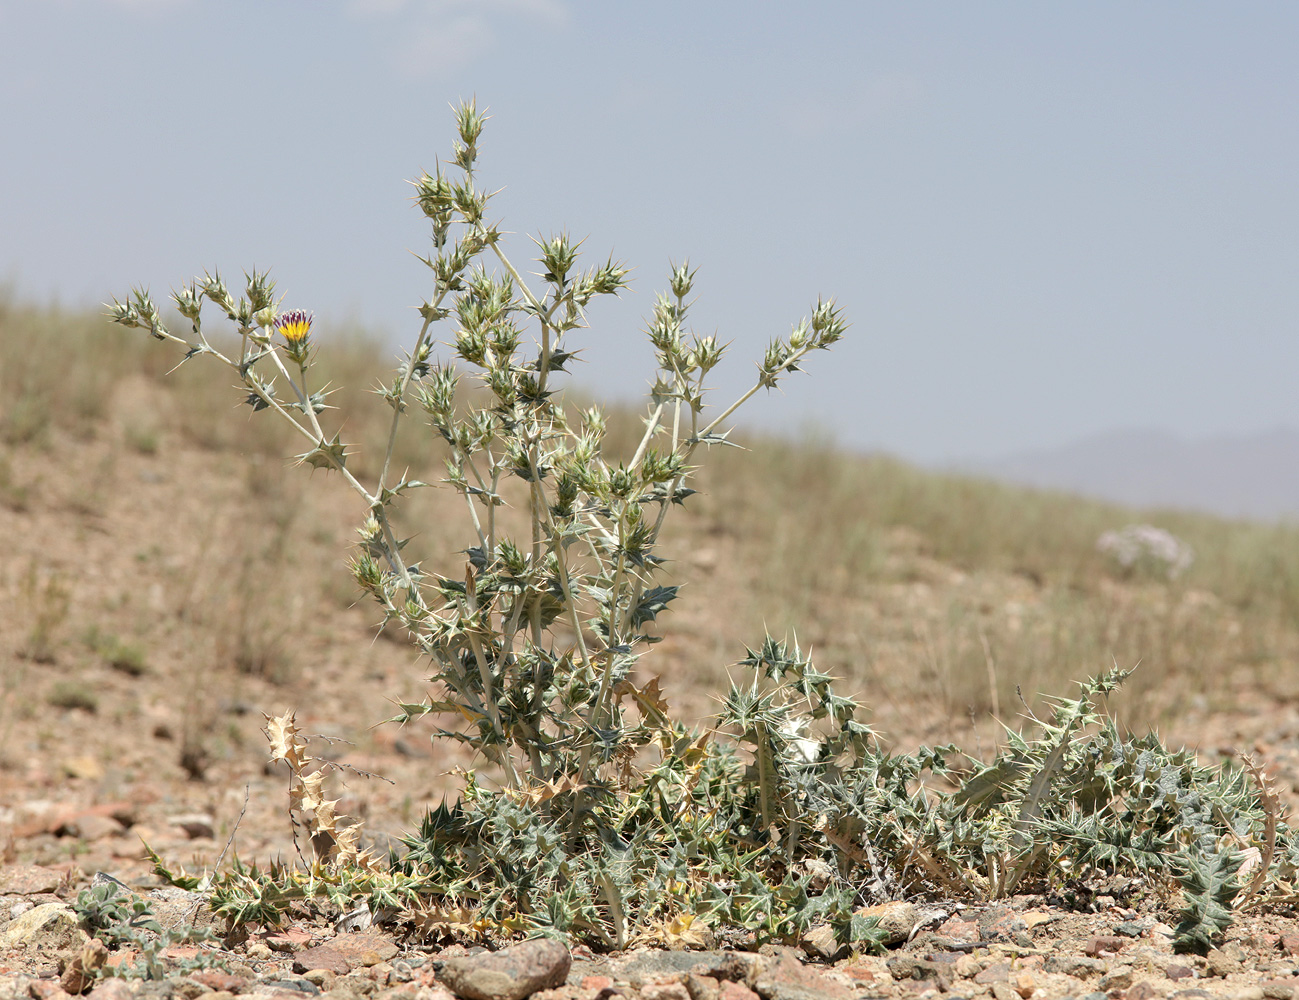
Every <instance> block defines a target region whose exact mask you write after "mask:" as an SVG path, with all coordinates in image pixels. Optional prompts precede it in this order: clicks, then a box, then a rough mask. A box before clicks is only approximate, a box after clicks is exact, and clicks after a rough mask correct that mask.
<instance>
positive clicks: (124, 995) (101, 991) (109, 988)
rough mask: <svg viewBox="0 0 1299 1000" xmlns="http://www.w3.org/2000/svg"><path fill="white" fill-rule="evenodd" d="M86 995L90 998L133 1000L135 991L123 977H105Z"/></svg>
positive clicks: (95, 999) (91, 999)
mask: <svg viewBox="0 0 1299 1000" xmlns="http://www.w3.org/2000/svg"><path fill="white" fill-rule="evenodd" d="M86 996H88V997H89V998H90V1000H135V991H134V990H132V989H131V984H130V983H128V982H127V981H126V980H125V979H105V980H104V981H103V982H102V983H100V984H99V985H98V986H96V987H95V988H94V989H93V990H91V991H90V992H89V993H87V994H86Z"/></svg>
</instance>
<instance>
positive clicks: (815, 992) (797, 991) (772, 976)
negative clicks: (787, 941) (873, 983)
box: [753, 954, 853, 1000]
mask: <svg viewBox="0 0 1299 1000" xmlns="http://www.w3.org/2000/svg"><path fill="white" fill-rule="evenodd" d="M753 989H754V990H755V991H756V992H757V993H759V994H761V995H762V996H764V997H766V998H767V1000H850V998H851V997H852V996H853V993H852V991H850V990H849V989H847V987H845V986H843V985H842V984H841V983H838V982H836V981H835V980H833V979H830V978H829V977H828V976H826V975H825V974H824V973H821V972H818V971H817V970H815V969H809V968H808V967H807V966H805V965H804V964H803V963H802V962H800V961H799V960H798V959H797V958H795V957H793V956H792V955H788V954H786V955H781V956H780V957H778V958H777V959H776V960H775V961H774V962H772V963H771V964H770V965H768V966H767V967H766V968H764V969H763V970H762V972H760V973H759V974H758V979H757V982H755V983H754V984H753Z"/></svg>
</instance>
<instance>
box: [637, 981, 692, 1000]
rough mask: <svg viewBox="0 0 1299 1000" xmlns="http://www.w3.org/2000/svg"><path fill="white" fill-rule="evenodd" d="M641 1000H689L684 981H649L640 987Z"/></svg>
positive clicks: (688, 992)
mask: <svg viewBox="0 0 1299 1000" xmlns="http://www.w3.org/2000/svg"><path fill="white" fill-rule="evenodd" d="M640 996H641V1000H691V997H690V991H689V990H687V989H686V984H685V983H649V984H647V985H645V986H642V987H641V988H640Z"/></svg>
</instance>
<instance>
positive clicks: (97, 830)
mask: <svg viewBox="0 0 1299 1000" xmlns="http://www.w3.org/2000/svg"><path fill="white" fill-rule="evenodd" d="M125 832H126V827H124V826H123V825H122V824H121V823H119V822H118V821H117V820H116V819H114V818H113V817H112V816H100V815H98V814H97V813H93V812H84V813H78V814H77V815H76V816H73V817H72V818H70V819H68V820H66V821H65V822H64V823H63V825H62V826H61V827H59V833H61V834H62V835H63V836H65V837H76V838H77V839H78V840H85V841H92V840H103V839H104V838H105V837H120V836H121V835H122V834H124V833H125Z"/></svg>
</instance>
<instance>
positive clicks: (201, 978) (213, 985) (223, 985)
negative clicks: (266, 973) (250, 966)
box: [189, 969, 252, 993]
mask: <svg viewBox="0 0 1299 1000" xmlns="http://www.w3.org/2000/svg"><path fill="white" fill-rule="evenodd" d="M189 978H190V979H191V980H193V981H194V982H196V983H200V984H201V985H203V986H206V987H207V988H208V989H210V990H222V991H224V992H226V993H244V992H246V991H247V989H248V987H249V986H251V985H252V980H250V979H246V978H244V977H243V976H235V975H231V974H230V973H229V972H223V971H221V970H220V969H204V970H203V971H202V972H192V973H190V975H189Z"/></svg>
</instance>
